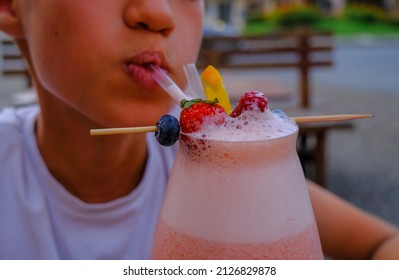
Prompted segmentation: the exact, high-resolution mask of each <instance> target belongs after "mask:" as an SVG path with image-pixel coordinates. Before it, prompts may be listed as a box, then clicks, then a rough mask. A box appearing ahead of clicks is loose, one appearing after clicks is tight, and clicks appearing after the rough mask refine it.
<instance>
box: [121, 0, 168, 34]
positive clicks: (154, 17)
mask: <svg viewBox="0 0 399 280" xmlns="http://www.w3.org/2000/svg"><path fill="white" fill-rule="evenodd" d="M124 21H125V23H126V25H128V26H129V27H130V28H142V29H146V30H149V31H152V32H160V33H162V34H164V35H168V34H169V33H170V32H171V31H172V30H173V29H174V27H175V21H174V17H173V10H172V7H171V6H170V4H169V0H151V1H149V0H135V1H130V4H129V5H128V6H127V8H126V10H125V13H124Z"/></svg>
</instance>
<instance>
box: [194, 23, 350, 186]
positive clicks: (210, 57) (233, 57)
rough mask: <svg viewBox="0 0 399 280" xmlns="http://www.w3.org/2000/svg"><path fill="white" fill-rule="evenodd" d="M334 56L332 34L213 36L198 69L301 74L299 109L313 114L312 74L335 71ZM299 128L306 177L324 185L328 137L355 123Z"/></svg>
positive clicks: (320, 124) (316, 124)
mask: <svg viewBox="0 0 399 280" xmlns="http://www.w3.org/2000/svg"><path fill="white" fill-rule="evenodd" d="M332 52H333V36H332V33H331V32H314V31H309V30H306V29H304V30H299V31H295V32H282V33H274V34H268V35H262V36H209V37H205V38H204V40H203V44H202V47H201V50H200V55H199V60H198V64H197V66H198V67H199V68H204V67H206V66H207V65H209V64H211V65H213V66H215V67H216V68H218V69H221V70H223V69H252V70H253V69H263V68H264V69H270V68H283V69H289V70H294V71H297V72H298V78H299V80H298V82H299V83H298V91H299V95H300V98H299V99H300V104H299V107H298V109H299V110H300V111H302V113H303V111H306V113H307V114H312V113H311V111H312V108H311V107H312V106H311V102H310V100H311V79H310V78H311V76H310V72H311V70H312V69H314V68H316V67H331V66H332V65H333V59H332ZM265 78H266V77H265ZM251 89H252V88H248V89H247V90H251ZM318 114H319V113H318ZM318 114H316V115H318ZM299 128H300V129H299V135H298V143H297V150H298V155H299V158H300V160H301V163H302V167H303V169H304V172H305V175H306V176H307V177H309V178H311V179H313V180H314V181H316V182H317V183H319V184H322V185H324V184H325V177H326V172H325V170H326V151H325V146H326V138H327V134H328V132H329V131H331V130H336V129H351V128H352V123H349V122H346V123H342V122H341V123H313V124H301V125H299Z"/></svg>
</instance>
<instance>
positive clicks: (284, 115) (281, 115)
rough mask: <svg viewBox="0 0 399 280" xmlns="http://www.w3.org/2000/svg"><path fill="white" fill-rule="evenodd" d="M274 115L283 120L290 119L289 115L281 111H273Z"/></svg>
mask: <svg viewBox="0 0 399 280" xmlns="http://www.w3.org/2000/svg"><path fill="white" fill-rule="evenodd" d="M272 113H273V114H276V115H277V116H279V117H280V118H281V119H283V120H286V119H288V118H289V117H288V115H287V114H286V113H285V112H284V111H283V110H281V109H273V110H272Z"/></svg>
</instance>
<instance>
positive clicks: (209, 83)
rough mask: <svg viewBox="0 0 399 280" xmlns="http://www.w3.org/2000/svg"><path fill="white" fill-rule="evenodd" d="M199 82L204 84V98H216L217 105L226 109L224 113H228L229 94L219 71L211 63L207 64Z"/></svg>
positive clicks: (229, 106)
mask: <svg viewBox="0 0 399 280" xmlns="http://www.w3.org/2000/svg"><path fill="white" fill-rule="evenodd" d="M201 82H202V85H203V86H204V91H205V96H206V98H207V99H208V100H210V101H214V100H215V99H217V100H218V102H219V105H220V106H222V107H223V108H224V110H225V111H226V114H230V112H231V103H230V99H229V95H228V93H227V91H226V88H225V87H224V84H223V79H222V76H221V75H220V74H219V71H218V70H216V68H215V67H213V66H212V65H209V66H208V67H207V68H206V69H205V70H204V72H202V74H201Z"/></svg>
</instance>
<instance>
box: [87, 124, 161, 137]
mask: <svg viewBox="0 0 399 280" xmlns="http://www.w3.org/2000/svg"><path fill="white" fill-rule="evenodd" d="M156 131H157V127H156V126H155V125H154V126H141V127H120V128H104V129H90V135H92V136H97V135H113V134H127V133H145V132H156Z"/></svg>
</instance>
